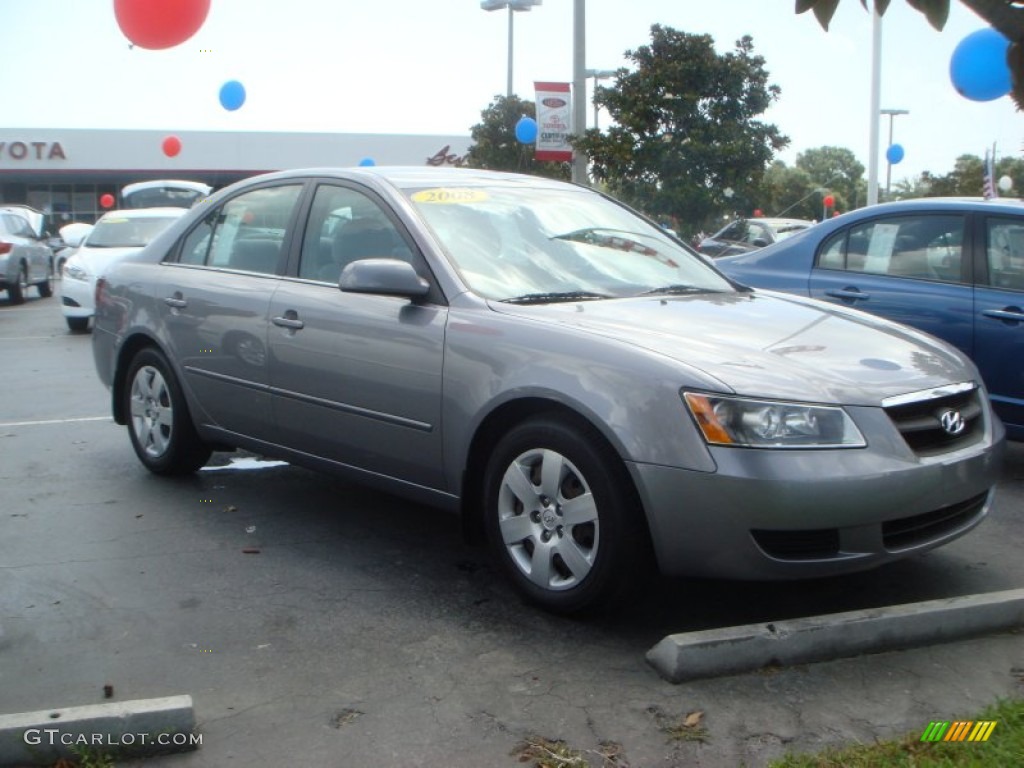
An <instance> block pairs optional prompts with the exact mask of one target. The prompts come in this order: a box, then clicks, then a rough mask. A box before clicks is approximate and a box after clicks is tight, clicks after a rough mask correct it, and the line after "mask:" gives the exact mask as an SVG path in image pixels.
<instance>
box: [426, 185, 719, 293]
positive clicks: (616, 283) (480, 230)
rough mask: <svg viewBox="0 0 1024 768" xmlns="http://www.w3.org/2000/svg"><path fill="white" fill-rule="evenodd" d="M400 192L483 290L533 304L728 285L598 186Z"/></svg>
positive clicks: (465, 275) (455, 262)
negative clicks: (597, 191)
mask: <svg viewBox="0 0 1024 768" xmlns="http://www.w3.org/2000/svg"><path fill="white" fill-rule="evenodd" d="M406 194H407V195H408V197H409V199H410V200H411V201H412V202H413V204H414V205H415V206H416V207H417V209H418V210H419V213H420V214H421V215H422V217H423V219H424V220H425V221H426V222H427V224H428V225H429V226H430V228H431V229H432V231H433V233H434V234H435V236H436V237H437V239H438V240H439V241H440V243H441V244H442V246H443V248H444V251H445V253H446V255H447V256H448V258H449V260H450V261H451V263H452V264H453V266H454V267H455V268H456V269H457V270H458V272H459V274H460V275H461V276H462V278H463V280H464V281H465V282H466V283H467V285H468V286H469V287H470V288H471V289H472V290H473V291H474V292H476V293H478V294H479V295H481V296H483V297H485V298H488V299H495V300H498V301H505V302H513V303H521V304H526V303H529V304H539V303H548V302H551V301H571V300H575V299H603V298H621V297H626V296H636V295H639V294H645V293H650V292H653V291H658V290H665V291H666V292H669V293H671V292H673V291H672V290H671V289H672V288H673V287H674V286H680V285H686V286H688V291H692V292H718V291H721V292H734V290H735V289H734V288H733V286H732V285H731V284H730V283H729V282H727V281H726V280H725V279H723V278H722V276H721V275H719V274H717V273H716V272H715V271H714V270H713V269H712V268H710V267H709V266H708V265H707V264H706V263H705V262H704V261H703V260H702V259H700V258H699V257H697V256H695V255H694V254H692V253H691V252H690V251H688V250H687V249H686V248H685V247H683V246H682V245H680V244H679V243H678V242H676V241H674V240H673V239H672V238H671V237H669V236H668V235H666V234H665V233H664V232H663V231H662V230H661V229H660V228H659V227H657V226H655V225H653V224H650V223H648V222H647V221H646V220H645V219H643V218H641V217H640V216H638V215H636V214H635V213H633V212H631V211H630V210H629V209H627V208H625V207H623V206H621V205H618V204H616V203H614V202H612V201H610V200H608V199H606V198H604V197H601V196H599V195H594V194H583V193H580V192H579V191H578V190H575V189H571V188H570V189H548V188H544V189H541V188H534V189H524V188H522V187H520V186H511V185H509V186H501V185H495V186H489V187H482V186H480V187H477V186H473V187H464V188H443V189H442V188H417V189H409V190H406Z"/></svg>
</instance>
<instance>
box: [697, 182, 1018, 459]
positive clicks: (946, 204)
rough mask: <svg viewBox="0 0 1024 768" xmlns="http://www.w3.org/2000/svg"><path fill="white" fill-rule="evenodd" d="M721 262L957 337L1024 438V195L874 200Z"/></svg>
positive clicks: (1014, 432)
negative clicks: (875, 202)
mask: <svg viewBox="0 0 1024 768" xmlns="http://www.w3.org/2000/svg"><path fill="white" fill-rule="evenodd" d="M715 266H716V267H718V268H719V269H720V270H722V271H723V272H725V274H727V275H728V276H730V277H732V278H733V279H734V280H737V281H738V282H740V283H743V284H744V285H748V286H752V287H755V288H767V289H771V290H774V291H785V292H788V293H796V294H799V295H801V296H810V297H812V298H816V299H823V300H824V301H829V302H832V303H834V304H840V305H843V306H846V307H854V308H856V309H861V310H864V311H865V312H871V313H872V314H876V315H880V316H882V317H885V318H887V319H889V320H894V321H896V322H900V323H905V324H907V325H912V326H914V327H916V328H919V329H921V330H923V331H926V332H928V333H930V334H932V335H934V336H938V337H939V338H941V339H945V340H946V341H948V342H950V343H952V344H954V345H955V346H957V347H959V348H960V349H961V350H962V351H963V352H965V353H966V354H967V355H968V356H970V357H971V359H973V360H974V362H975V363H976V364H977V366H978V369H979V370H980V372H981V375H982V378H983V379H984V381H985V385H986V386H987V388H988V390H989V394H990V397H991V399H992V403H993V405H994V407H995V411H996V413H997V414H998V415H999V416H1000V418H1002V420H1003V422H1004V424H1005V425H1006V430H1007V435H1008V436H1009V437H1010V438H1012V439H1014V440H1024V204H1022V203H1021V201H1019V200H998V199H997V200H982V199H980V198H979V199H969V198H968V199H948V198H931V199H929V198H924V199H920V200H905V201H899V202H893V203H885V204H882V205H875V206H871V207H868V208H862V209H860V210H857V211H852V212H850V213H847V214H845V215H843V216H839V217H837V218H834V219H831V220H828V221H824V222H822V223H820V224H817V225H815V226H814V227H812V228H811V229H808V230H805V231H803V232H800V233H797V234H795V235H793V236H792V237H791V238H789V239H787V240H785V241H783V242H780V243H777V244H774V245H770V246H768V247H766V248H763V249H761V250H759V251H755V252H753V253H747V254H741V255H738V256H727V257H724V258H721V259H716V260H715ZM927 364H928V361H926V360H922V361H921V365H922V366H924V365H927Z"/></svg>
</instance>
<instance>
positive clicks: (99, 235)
mask: <svg viewBox="0 0 1024 768" xmlns="http://www.w3.org/2000/svg"><path fill="white" fill-rule="evenodd" d="M174 220H175V217H173V216H147V217H146V218H128V217H127V216H111V217H104V218H102V219H100V220H99V221H98V222H97V223H96V226H95V228H93V230H92V232H91V233H90V234H89V237H88V238H87V239H86V241H85V244H86V245H87V246H89V247H90V248H141V247H142V246H144V245H148V244H149V241H150V240H152V239H153V238H154V237H156V236H157V235H159V234H160V233H161V232H163V231H164V230H165V229H167V228H168V227H169V226H170V225H171V223H172V222H173V221H174Z"/></svg>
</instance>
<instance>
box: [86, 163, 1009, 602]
mask: <svg viewBox="0 0 1024 768" xmlns="http://www.w3.org/2000/svg"><path fill="white" fill-rule="evenodd" d="M96 297H97V306H96V320H95V331H94V334H93V349H94V353H95V360H96V365H97V369H98V372H99V375H100V378H101V379H102V381H103V382H104V383H105V384H106V385H107V386H108V387H109V388H110V389H111V392H112V408H113V413H114V418H115V419H116V421H117V422H118V423H121V424H125V425H127V427H128V430H127V431H128V435H129V437H130V439H131V443H132V446H133V447H134V450H135V452H136V454H137V455H138V457H139V459H140V460H141V462H142V463H143V464H144V465H145V466H146V467H147V468H148V469H150V470H151V471H153V472H156V473H158V474H174V473H183V472H191V471H193V470H195V469H197V468H198V467H200V466H201V465H202V464H203V463H204V462H206V461H207V459H208V458H209V457H210V453H211V451H213V450H229V449H233V448H245V449H247V450H250V451H256V452H259V453H261V454H264V455H268V456H274V457H278V458H282V459H285V460H288V461H291V462H294V463H295V464H300V465H304V466H307V467H311V468H316V469H321V470H326V471H330V472H335V473H338V474H341V475H343V476H345V477H348V478H352V479H354V480H357V481H361V482H365V483H369V484H372V485H375V486H377V487H380V488H384V489H386V490H388V491H390V492H393V493H396V494H400V495H403V496H405V497H408V498H410V499H415V500H417V501H421V502H427V503H429V504H432V505H435V506H439V507H443V508H447V509H450V510H453V511H456V512H459V513H460V514H462V515H463V516H464V517H465V520H466V522H467V524H468V525H467V526H466V527H467V530H469V531H478V532H482V533H485V534H486V537H487V539H488V540H489V542H490V544H491V546H492V547H493V551H494V556H495V558H496V560H497V561H498V562H500V563H501V565H502V567H503V568H504V570H505V571H506V572H507V574H508V576H509V577H510V579H511V581H512V583H513V584H514V585H515V586H516V587H517V588H518V590H519V591H520V592H521V593H522V595H524V596H525V597H526V598H527V599H529V600H531V601H533V602H534V603H536V604H539V605H540V606H543V607H544V608H547V609H549V610H552V611H558V612H565V613H569V612H578V611H583V610H589V609H594V608H597V607H599V606H604V605H608V604H614V603H615V602H618V601H621V600H622V599H624V598H625V596H627V595H628V594H630V591H631V590H633V589H635V588H636V586H637V584H638V583H642V577H643V576H644V575H645V574H646V573H649V572H652V571H654V570H656V569H660V570H661V571H662V572H665V573H672V574H694V575H710V576H724V577H735V578H796V577H811V576H821V575H827V574H837V573H843V572H849V571H854V570H858V569H864V568H869V567H874V566H878V565H881V564H884V563H887V562H890V561H892V560H895V559H897V558H900V557H905V556H907V555H911V554H914V553H918V552H921V551H924V550H927V549H930V548H932V547H935V546H938V545H941V544H944V543H946V542H949V541H951V540H953V539H955V538H957V537H958V536H960V535H962V534H964V533H966V532H967V531H969V530H970V529H972V528H973V527H974V526H976V525H977V524H978V523H980V522H981V521H982V520H983V519H984V517H985V516H986V515H987V514H988V511H989V508H990V506H991V502H992V488H993V485H994V484H995V481H996V478H997V476H998V473H999V468H1000V461H1001V454H1002V448H1003V440H1004V435H1003V429H1002V426H1001V425H1000V423H999V421H998V420H997V419H996V418H994V417H993V414H992V411H991V408H990V406H989V402H988V398H987V395H986V392H985V390H984V387H983V385H982V383H981V380H980V378H979V376H978V373H977V370H976V369H975V368H974V366H973V365H972V364H971V362H970V361H969V360H967V359H966V358H965V357H964V356H963V355H962V354H961V353H960V352H958V351H957V350H955V349H953V348H952V347H950V346H947V345H946V344H944V343H942V342H939V341H937V340H936V339H934V338H932V337H930V336H927V335H925V334H922V333H919V332H917V331H914V330H912V329H909V328H906V327H903V326H900V325H896V324H893V323H890V322H886V321H884V320H880V319H877V318H873V317H869V316H867V315H865V314H862V313H858V312H853V311H849V310H845V309H843V308H839V307H834V306H829V305H825V304H822V303H818V302H815V301H813V300H810V299H802V298H797V297H793V296H781V295H771V294H767V293H759V292H756V291H751V290H748V289H745V288H741V287H738V286H737V285H735V284H734V283H732V282H730V281H729V280H728V279H727V278H725V277H723V276H722V275H721V274H720V273H718V272H717V271H716V270H715V268H714V267H713V266H711V265H709V264H708V263H707V262H706V261H705V260H704V259H702V258H701V257H699V256H697V255H695V254H694V253H693V252H692V251H691V250H689V249H688V248H687V247H686V246H684V245H682V244H681V243H680V242H679V241H678V240H676V239H675V238H673V237H672V236H671V235H670V234H668V233H666V232H665V231H664V230H662V229H661V228H660V227H658V226H657V225H656V224H655V223H653V222H651V221H649V220H647V219H646V218H644V217H642V216H639V215H638V214H636V213H635V212H633V211H631V210H629V209H628V208H626V207H624V206H622V205H621V204H619V203H617V202H615V201H614V200H612V199H610V198H608V197H606V196H603V195H601V194H599V193H597V192H594V191H592V190H589V189H585V188H581V187H577V186H573V185H569V184H564V183H560V182H554V181H549V180H545V179H540V178H534V177H527V176H517V175H509V174H496V173H490V172H482V171H473V170H468V169H434V168H383V167H376V168H374V167H371V168H359V169H345V170H342V169H317V170H306V171H291V172H283V173H277V174H271V175H266V176H261V177H257V178H253V179H250V180H247V181H244V182H240V183H238V184H235V185H233V186H231V187H228V188H226V189H224V190H221V191H220V192H218V193H217V194H215V195H214V196H213V197H211V198H209V199H208V200H206V201H205V202H203V203H202V204H201V205H199V206H198V207H196V208H194V209H192V210H191V211H190V212H189V213H188V214H186V215H185V216H184V217H183V218H181V219H179V220H178V221H177V222H175V223H174V224H173V225H172V226H171V227H170V228H169V229H168V230H167V231H165V232H164V233H163V234H162V235H160V236H159V237H158V238H157V239H156V240H154V242H153V243H151V244H150V245H149V246H148V247H147V248H146V249H144V250H143V251H142V252H141V253H139V254H136V255H132V256H129V257H127V258H125V259H123V260H120V261H118V262H117V263H116V264H115V265H113V266H111V267H110V270H109V272H107V274H106V275H105V276H103V277H102V278H101V279H100V280H99V282H98V284H97V288H96Z"/></svg>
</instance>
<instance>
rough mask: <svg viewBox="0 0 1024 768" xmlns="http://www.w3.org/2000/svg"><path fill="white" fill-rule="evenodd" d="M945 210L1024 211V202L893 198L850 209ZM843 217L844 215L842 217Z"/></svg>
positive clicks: (858, 211) (1011, 199) (1010, 199)
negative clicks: (884, 201) (888, 200)
mask: <svg viewBox="0 0 1024 768" xmlns="http://www.w3.org/2000/svg"><path fill="white" fill-rule="evenodd" d="M929 208H930V209H933V210H943V211H946V210H948V211H991V210H993V209H994V210H1006V211H1009V212H1012V213H1016V214H1020V213H1024V203H1022V202H1021V200H1019V199H1018V198H1016V197H994V198H991V199H989V200H986V199H985V198H983V197H916V198H912V199H909V200H892V201H890V202H887V203H879V204H878V205H871V206H867V207H865V208H857V209H856V210H853V211H849V213H850V214H877V213H895V212H899V211H921V210H925V209H929ZM840 218H842V217H840Z"/></svg>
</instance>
